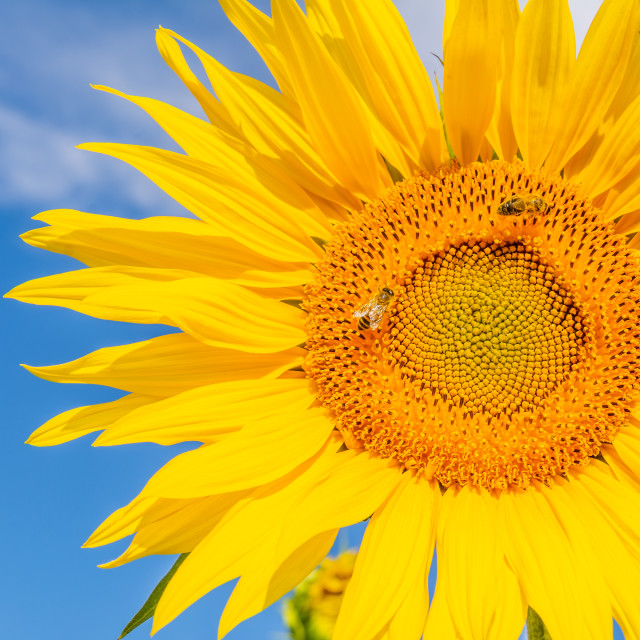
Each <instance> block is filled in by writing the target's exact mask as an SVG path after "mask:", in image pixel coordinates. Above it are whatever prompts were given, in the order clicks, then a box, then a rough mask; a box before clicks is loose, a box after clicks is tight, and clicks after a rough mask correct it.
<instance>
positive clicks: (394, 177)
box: [382, 156, 404, 183]
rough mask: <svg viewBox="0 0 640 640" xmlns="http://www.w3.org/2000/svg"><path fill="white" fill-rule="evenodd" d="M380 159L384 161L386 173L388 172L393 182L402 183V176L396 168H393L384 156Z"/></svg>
mask: <svg viewBox="0 0 640 640" xmlns="http://www.w3.org/2000/svg"><path fill="white" fill-rule="evenodd" d="M382 159H383V160H384V164H385V166H386V167H387V171H388V172H389V175H390V176H391V179H392V180H393V182H394V183H395V182H402V181H403V180H404V176H403V175H402V174H401V173H400V171H399V170H398V169H397V168H396V167H394V166H393V165H392V164H391V163H390V162H389V161H388V160H387V159H386V158H385V157H384V156H382Z"/></svg>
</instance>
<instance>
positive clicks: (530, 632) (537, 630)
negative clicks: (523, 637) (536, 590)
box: [527, 607, 551, 640]
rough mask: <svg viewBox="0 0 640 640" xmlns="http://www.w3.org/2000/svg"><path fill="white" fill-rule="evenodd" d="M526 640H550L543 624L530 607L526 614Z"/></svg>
mask: <svg viewBox="0 0 640 640" xmlns="http://www.w3.org/2000/svg"><path fill="white" fill-rule="evenodd" d="M527 640H551V636H550V635H549V632H548V631H547V627H545V626H544V622H542V619H541V618H540V616H539V615H538V614H537V613H536V612H535V611H534V610H533V609H532V608H531V607H529V613H528V614H527Z"/></svg>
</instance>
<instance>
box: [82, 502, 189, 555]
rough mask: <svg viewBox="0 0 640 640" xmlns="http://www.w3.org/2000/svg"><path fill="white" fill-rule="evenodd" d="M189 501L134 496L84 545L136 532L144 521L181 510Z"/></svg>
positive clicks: (102, 543)
mask: <svg viewBox="0 0 640 640" xmlns="http://www.w3.org/2000/svg"><path fill="white" fill-rule="evenodd" d="M187 502H188V501H186V500H165V499H162V498H160V499H157V498H142V499H140V498H134V499H133V500H132V501H131V502H130V503H129V504H127V505H125V506H124V507H121V508H120V509H116V511H114V512H113V513H112V514H111V515H109V516H108V517H107V518H106V519H105V520H104V521H103V522H102V524H101V525H100V526H99V527H98V528H97V529H96V530H95V531H94V532H93V533H92V534H91V536H89V539H88V540H87V541H86V542H85V543H84V544H83V545H82V546H83V547H99V546H101V545H105V544H110V543H111V542H115V541H116V540H121V539H122V538H125V537H126V536H129V535H131V534H133V533H135V532H136V531H137V529H138V527H140V526H141V524H142V523H143V522H155V521H156V520H162V518H165V517H166V516H168V515H170V514H172V513H174V512H176V511H178V510H180V509H181V508H182V507H183V506H184V505H185V504H186V503H187Z"/></svg>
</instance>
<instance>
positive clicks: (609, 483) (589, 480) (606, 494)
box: [574, 461, 640, 561]
mask: <svg viewBox="0 0 640 640" xmlns="http://www.w3.org/2000/svg"><path fill="white" fill-rule="evenodd" d="M596 462H597V464H596ZM574 490H575V491H580V492H583V493H585V494H588V495H589V496H590V498H589V499H590V500H591V502H592V504H594V505H595V506H596V507H597V509H598V511H599V512H600V514H601V516H602V517H604V518H605V519H606V520H607V521H608V522H610V523H611V524H612V525H613V527H614V528H615V530H616V532H617V535H618V537H619V538H620V540H621V541H622V542H623V544H624V546H625V548H626V549H627V550H628V551H629V553H631V554H632V555H633V557H634V558H636V560H638V561H640V497H639V496H638V491H637V489H636V488H635V487H634V486H633V485H631V484H630V483H629V482H624V481H621V480H619V479H618V478H617V477H616V476H615V475H614V473H613V471H612V470H611V469H610V468H609V467H608V466H606V465H604V464H603V463H601V462H599V461H595V462H593V463H592V464H590V465H589V466H588V467H587V468H586V469H585V470H584V471H583V472H582V474H581V483H580V487H578V488H576V489H574Z"/></svg>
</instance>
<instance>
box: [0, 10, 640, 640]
mask: <svg viewBox="0 0 640 640" xmlns="http://www.w3.org/2000/svg"><path fill="white" fill-rule="evenodd" d="M221 3H222V5H223V8H224V9H225V11H226V12H227V14H228V15H229V17H230V18H231V20H232V21H233V22H234V24H236V26H238V27H239V28H240V30H241V31H242V32H243V33H244V34H245V35H246V36H247V38H248V39H249V40H250V41H251V42H252V43H253V44H254V46H255V47H256V49H257V50H258V51H259V53H260V54H261V56H262V57H263V59H264V60H265V62H266V64H267V66H268V67H269V69H270V70H271V72H272V73H273V77H274V79H275V82H276V83H277V85H278V88H277V89H276V88H274V87H273V86H269V85H266V84H263V83H260V82H258V81H255V80H253V79H251V78H247V77H246V76H244V75H240V74H237V73H234V72H232V71H230V70H228V69H226V68H225V67H224V66H223V65H221V64H220V63H219V62H218V61H217V60H215V59H214V58H212V57H211V56H209V55H208V54H206V53H205V52H204V51H202V50H201V49H199V48H198V47H196V46H195V45H193V44H192V43H190V42H188V41H187V40H185V39H184V38H182V37H181V36H179V35H178V34H175V33H173V32H171V31H168V30H166V29H159V30H158V34H157V39H158V46H159V50H160V53H161V54H162V56H163V58H164V59H165V60H166V61H167V63H168V64H169V66H170V67H171V69H173V70H174V71H175V72H176V73H177V75H178V76H179V77H180V78H181V79H182V80H183V82H184V83H185V85H186V86H187V87H188V88H189V90H190V91H191V92H192V93H193V95H194V96H195V98H196V99H197V100H198V102H199V104H200V105H201V107H202V109H203V111H204V113H205V114H206V119H201V118H197V117H195V116H192V115H189V114H186V113H184V112H182V111H180V110H178V109H175V108H173V107H170V106H168V105H166V104H163V103H161V102H158V101H157V100H152V99H150V98H143V97H139V96H129V95H125V94H122V93H120V92H117V91H115V90H111V89H106V88H104V87H102V89H103V90H107V91H110V92H112V93H115V94H117V95H120V96H122V97H124V98H125V99H127V100H129V101H131V102H133V103H135V104H136V105H138V106H140V107H141V108H142V109H144V110H145V111H146V112H147V113H148V114H149V115H150V116H151V117H152V118H153V119H155V120H156V121H157V122H158V123H159V124H160V125H161V126H162V127H163V129H164V130H165V131H167V133H168V134H169V135H170V136H171V137H172V138H173V139H174V140H175V142H176V143H177V145H178V146H179V147H181V148H182V150H183V151H184V153H177V152H174V151H165V150H161V149H151V148H147V147H138V146H131V145H118V144H92V145H85V146H84V148H85V149H90V150H93V151H99V152H101V153H105V154H108V155H111V156H114V157H116V158H119V159H121V160H124V161H126V162H128V163H129V164H131V165H133V166H134V167H136V168H137V169H139V170H140V171H142V172H143V173H144V174H145V175H146V176H148V177H149V178H150V179H151V180H153V181H154V182H155V183H156V184H157V185H158V186H160V187H161V188H162V189H164V190H165V191H166V192H167V193H168V194H169V195H170V196H172V197H173V198H175V199H176V200H177V201H178V202H179V203H180V204H182V205H183V206H185V207H186V208H187V209H188V210H189V211H190V213H191V214H192V217H191V218H188V217H186V216H185V217H168V216H165V217H151V218H147V219H144V220H123V219H120V218H117V217H111V216H98V215H93V214H88V213H83V212H78V211H70V210H57V211H50V212H45V213H43V214H40V215H39V216H38V217H37V219H38V220H40V221H42V222H44V223H45V224H47V225H48V226H47V227H44V228H40V229H35V230H33V231H30V232H28V233H27V234H26V235H25V239H26V241H27V242H30V243H31V244H33V245H35V246H39V247H43V248H46V249H49V250H51V251H57V252H61V253H66V254H68V255H72V256H74V257H76V258H78V259H79V260H81V261H82V262H83V263H85V265H86V267H87V268H86V269H80V270H78V271H74V272H70V273H67V274H60V275H57V276H50V277H46V278H41V279H39V280H35V281H32V282H29V283H26V284H24V285H20V286H19V287H17V288H16V289H14V290H13V291H12V292H11V294H9V295H11V296H13V297H16V298H19V299H22V300H25V301H28V302H33V303H36V304H54V305H60V306H65V307H68V308H70V309H74V310H77V311H80V312H83V313H87V314H90V315H93V316H96V317H98V318H103V319H108V320H119V321H128V322H137V323H146V324H154V325H155V324H159V323H160V324H166V325H169V326H171V327H174V328H175V329H177V332H174V333H170V334H168V335H165V336H160V337H157V338H153V339H151V340H147V341H145V342H142V343H138V344H133V345H122V346H117V347H107V348H104V349H100V350H98V351H96V352H94V353H92V354H89V355H87V356H85V357H84V358H80V359H78V360H75V361H73V362H69V363H66V364H62V365H55V366H51V367H30V370H31V371H33V372H34V373H36V374H37V375H40V376H42V377H44V378H47V379H50V380H57V381H62V382H83V383H98V384H105V385H109V386H113V387H116V388H118V389H122V390H123V391H126V392H128V395H125V396H124V397H123V398H120V399H119V400H116V401H114V402H111V403H106V404H104V405H96V406H91V407H80V408H78V409H71V410H69V411H67V412H65V413H63V414H61V415H60V416H57V417H55V418H53V419H52V420H50V421H49V422H48V423H47V424H45V425H43V426H42V427H41V428H40V429H39V430H38V431H36V433H35V434H33V435H32V437H31V439H30V442H31V443H33V444H36V445H50V444H58V443H61V442H65V441H67V440H70V439H72V438H74V437H78V436H80V435H83V434H87V433H92V432H97V431H103V433H102V434H101V435H100V436H99V438H98V440H97V441H96V444H98V445H104V444H125V443H134V442H154V443H157V444H161V445H173V444H176V443H183V442H190V443H193V442H196V443H199V446H197V447H196V448H194V449H193V450H190V451H186V452H183V453H180V454H179V455H176V456H175V458H174V459H172V460H171V461H170V462H169V463H168V464H166V465H165V466H164V467H162V468H161V469H159V470H158V471H157V473H155V474H154V475H153V477H152V478H151V479H150V480H149V482H148V483H147V484H146V485H145V487H144V488H143V489H142V491H141V492H140V494H139V495H138V496H137V497H135V498H134V499H133V500H132V502H131V503H130V504H128V505H126V506H125V507H123V508H121V509H119V510H118V511H116V512H115V513H114V514H113V515H112V516H110V517H109V518H107V520H106V521H105V522H104V523H103V524H102V525H101V526H100V527H99V528H98V530H97V531H96V532H94V534H93V535H92V536H91V538H90V539H89V541H88V542H87V545H89V546H91V545H99V544H105V543H108V542H113V541H115V540H119V539H121V538H124V537H126V536H129V535H130V534H135V535H134V537H133V540H132V541H131V544H130V546H129V548H128V549H127V550H126V551H125V552H124V553H123V554H122V555H121V556H120V557H119V558H117V559H116V560H114V561H112V562H111V563H109V565H106V566H116V565H118V564H122V563H124V562H128V561H131V560H134V559H137V558H140V557H144V556H146V555H149V554H152V553H158V554H176V553H180V554H185V556H183V558H184V561H181V564H180V565H179V567H177V568H176V570H175V573H173V574H172V576H171V579H170V581H169V582H168V584H167V585H166V589H165V590H164V592H163V594H162V597H161V599H160V601H159V603H158V605H157V608H156V609H155V610H154V627H153V630H154V632H155V631H156V630H158V629H159V628H161V627H163V626H164V625H166V624H167V623H168V622H170V621H171V620H172V619H174V618H175V617H176V616H177V615H179V614H180V613H181V612H182V611H183V610H184V609H185V608H187V607H188V606H189V605H190V604H192V603H193V602H194V601H195V600H197V599H198V598H200V597H201V596H203V595H204V594H206V593H207V592H208V591H210V590H212V589H214V588H216V587H217V586H220V585H222V584H225V583H228V582H229V581H232V580H234V579H236V578H239V580H238V582H237V583H236V586H235V588H234V591H233V595H232V596H231V598H230V599H229V603H228V605H227V607H226V609H225V611H224V614H223V616H222V619H221V621H220V631H219V634H220V636H221V637H222V636H224V635H225V634H226V633H227V632H228V631H229V630H230V629H232V628H233V627H234V626H235V625H237V624H238V623H240V622H242V621H243V620H245V619H247V618H249V617H251V616H252V615H254V614H256V613H257V612H259V611H261V610H262V609H264V608H266V607H267V606H269V605H270V604H271V603H273V602H274V601H276V600H277V599H278V598H280V597H281V596H282V595H284V594H286V593H287V592H289V591H290V590H291V589H293V588H295V587H296V585H298V584H299V583H300V582H301V581H303V580H304V579H305V577H306V576H308V575H309V574H310V572H312V571H313V570H314V569H315V568H316V567H317V566H318V565H319V564H320V563H321V562H322V559H323V558H324V557H325V556H326V554H327V553H328V552H329V551H330V549H331V548H332V546H333V544H334V541H335V538H336V536H337V534H338V532H339V530H340V529H341V528H342V527H346V526H349V525H352V524H354V523H359V522H362V521H367V522H368V524H367V527H366V533H365V535H364V539H363V543H362V546H361V548H360V550H359V552H358V559H357V562H355V564H354V563H353V557H352V556H349V557H348V559H345V558H344V557H343V558H341V559H337V560H332V561H327V562H326V563H325V564H324V565H322V567H321V569H320V570H318V572H317V573H315V574H314V575H313V577H312V578H311V579H310V580H308V581H307V582H304V583H303V586H302V587H300V589H299V591H298V593H297V594H296V596H294V598H293V600H292V603H297V604H300V605H304V611H305V612H306V613H304V616H307V620H311V619H313V621H314V625H316V629H317V631H318V633H323V634H325V636H327V637H328V636H329V635H332V638H333V640H353V639H354V638H357V639H358V640H370V639H371V638H377V639H381V640H382V639H388V638H402V639H403V640H405V639H406V640H415V639H417V638H420V637H422V636H424V637H425V638H428V639H432V638H454V637H457V638H474V639H478V640H480V639H485V638H500V640H503V638H504V639H505V640H511V639H512V638H515V637H517V636H518V634H519V633H520V632H521V630H522V626H523V624H524V621H525V619H526V612H527V609H528V607H529V606H530V607H531V610H532V611H533V610H535V611H536V612H538V613H539V614H540V616H541V617H542V619H543V620H544V623H545V625H546V626H547V628H548V629H549V632H550V634H551V636H552V637H554V638H563V639H564V638H597V639H598V640H600V639H601V638H607V637H610V635H611V617H612V615H613V616H615V617H616V619H617V620H618V621H619V622H620V624H621V626H624V630H625V633H626V634H627V635H628V637H629V638H632V637H640V613H639V612H640V596H638V595H637V594H638V589H637V588H636V585H635V584H633V582H632V579H633V578H635V576H637V575H640V516H638V514H640V499H638V489H639V488H640V481H639V480H638V478H640V405H639V404H638V402H639V401H640V398H639V392H640V370H639V368H640V329H639V328H638V317H639V315H640V296H639V294H638V291H639V290H640V289H639V287H638V285H639V284H640V263H639V259H638V255H639V254H638V249H637V247H638V246H640V240H638V238H640V236H637V235H636V233H637V232H638V231H640V153H639V152H638V150H639V149H640V126H639V122H640V76H639V74H638V69H640V3H639V2H638V0H606V1H605V2H604V3H603V5H602V7H601V9H600V11H599V12H598V15H597V16H596V18H595V20H594V22H593V24H592V26H591V28H590V30H589V33H588V34H587V37H586V38H585V41H584V43H583V45H582V47H581V49H580V53H579V55H578V57H577V58H576V55H575V37H574V34H573V26H572V21H571V14H570V12H569V9H568V5H567V2H566V0H529V1H528V2H527V3H526V6H525V8H524V10H523V11H522V12H521V11H520V8H519V4H518V2H517V1H516V0H451V1H449V0H448V1H447V7H446V19H445V28H444V47H443V48H444V55H443V57H444V69H443V77H442V89H441V90H440V86H438V97H439V101H438V100H437V99H436V94H435V93H434V90H433V87H432V84H431V81H430V79H429V76H428V74H427V72H426V70H425V68H424V66H423V64H422V62H421V60H420V58H419V56H418V54H417V52H416V50H415V48H414V46H413V43H412V41H411V37H410V36H409V32H408V29H407V27H406V26H405V24H404V23H403V21H402V19H401V18H400V16H399V14H398V12H397V10H396V8H395V7H394V5H393V3H392V2H391V0H367V1H366V2H363V1H360V0H309V1H308V2H307V7H306V12H304V11H302V10H301V9H300V7H299V6H298V3H297V2H296V1H295V0H273V2H272V14H273V15H272V16H267V15H265V14H262V13H261V12H260V11H258V10H257V9H255V8H254V7H252V6H251V5H250V4H249V3H248V2H247V0H221ZM181 47H186V48H188V49H189V50H190V51H191V52H192V53H193V54H195V55H196V56H197V58H198V60H199V61H200V62H201V63H202V68H203V69H204V71H205V73H206V75H207V80H208V81H209V83H210V85H211V87H212V88H213V93H212V92H211V91H210V90H209V89H208V88H207V87H206V86H205V84H204V83H203V82H202V81H201V80H200V79H199V78H198V77H197V75H196V74H195V73H193V72H192V71H191V69H190V68H189V66H188V64H187V61H186V59H185V57H184V55H183V52H182V48H181ZM194 218H195V219H194ZM469 523H473V527H470V526H469ZM532 523H533V526H532ZM434 545H437V562H438V587H437V589H436V592H435V595H434V597H433V600H432V602H431V604H430V598H429V593H428V590H427V582H428V581H427V577H428V573H429V568H430V563H431V558H432V556H433V550H434ZM351 572H352V575H351ZM349 576H350V577H349ZM630 576H631V578H630ZM347 582H348V586H345V585H346V583H347ZM164 586H165V585H164V584H163V587H164ZM461 594H463V595H464V597H461ZM297 604H296V606H297ZM292 607H293V608H292ZM338 608H339V610H340V612H339V614H338ZM302 610H303V609H302V608H298V609H295V607H294V605H293V604H292V605H290V606H289V607H288V609H287V611H288V614H287V615H288V617H289V620H290V622H291V627H292V629H293V628H294V627H296V625H298V627H299V624H298V623H299V622H300V619H301V616H302V614H301V613H300V612H301V611H302ZM336 615H337V618H336ZM296 621H297V622H296Z"/></svg>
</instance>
